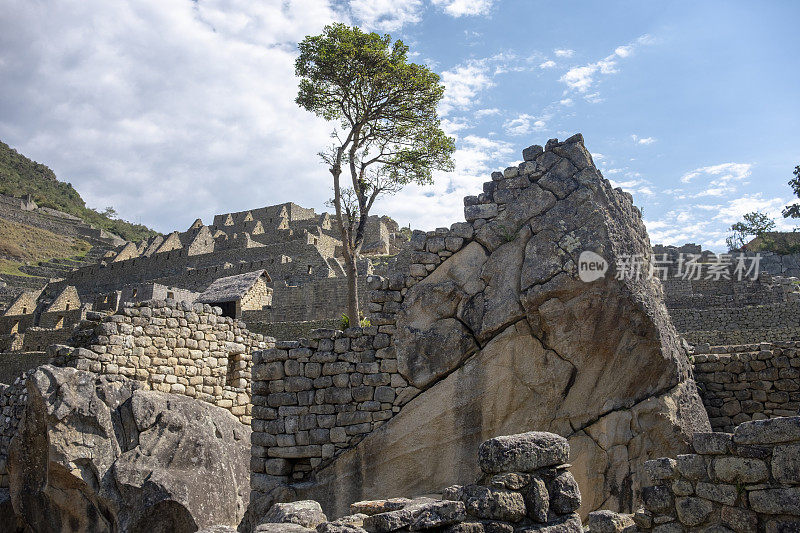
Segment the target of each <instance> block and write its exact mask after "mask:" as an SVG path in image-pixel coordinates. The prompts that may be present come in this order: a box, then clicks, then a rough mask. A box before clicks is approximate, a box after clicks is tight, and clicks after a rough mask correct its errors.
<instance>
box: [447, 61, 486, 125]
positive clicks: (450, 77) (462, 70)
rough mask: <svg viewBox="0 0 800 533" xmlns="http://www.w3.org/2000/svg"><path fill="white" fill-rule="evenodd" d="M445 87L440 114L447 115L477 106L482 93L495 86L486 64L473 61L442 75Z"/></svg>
mask: <svg viewBox="0 0 800 533" xmlns="http://www.w3.org/2000/svg"><path fill="white" fill-rule="evenodd" d="M441 76H442V83H444V86H445V92H444V98H443V99H442V103H441V104H440V105H439V113H440V114H441V115H442V116H445V115H447V114H448V113H449V112H450V111H452V110H453V109H467V108H469V107H472V106H473V105H475V104H477V103H478V102H479V101H480V99H479V98H478V95H479V93H480V92H481V91H483V90H485V89H488V88H489V87H492V86H493V85H494V82H493V81H492V78H491V77H490V76H489V68H488V66H487V65H486V63H485V62H479V61H473V62H470V63H467V64H465V65H458V66H456V67H455V68H452V69H450V70H445V71H444V72H442V74H441Z"/></svg>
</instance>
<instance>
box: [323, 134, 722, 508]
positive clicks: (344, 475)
mask: <svg viewBox="0 0 800 533" xmlns="http://www.w3.org/2000/svg"><path fill="white" fill-rule="evenodd" d="M526 154H527V156H526V157H527V158H528V159H529V160H527V161H525V162H524V163H523V164H521V165H520V166H519V168H518V169H514V168H512V169H509V170H507V171H506V173H505V174H504V175H503V176H502V177H500V178H499V179H496V181H495V183H494V185H493V186H492V187H490V188H489V190H491V192H490V193H487V194H484V195H481V196H482V197H483V198H484V199H483V200H481V201H483V202H484V203H482V204H479V205H482V206H487V205H488V206H496V209H495V208H494V207H492V208H488V207H483V208H482V209H480V210H476V209H474V207H475V206H474V205H470V206H468V209H467V210H466V211H467V212H466V214H467V218H468V219H469V220H474V222H473V227H474V230H475V231H474V237H473V239H472V240H471V241H470V242H468V243H467V244H466V245H465V246H463V247H462V248H461V249H460V250H459V251H457V252H456V253H454V254H453V255H452V256H451V257H448V258H447V259H446V260H445V261H444V262H443V263H442V264H441V265H439V266H438V267H437V268H436V269H435V270H434V271H433V272H432V273H431V274H430V275H428V276H427V277H425V278H424V279H422V280H421V281H419V282H418V283H416V284H415V285H413V286H412V287H411V288H409V289H408V291H407V294H406V295H405V298H404V301H403V302H402V308H401V309H400V311H399V312H398V313H397V315H396V318H397V322H396V325H397V333H396V334H395V336H394V342H395V348H396V353H397V360H398V370H399V372H400V373H401V374H402V375H403V377H404V378H405V379H406V380H407V381H408V382H409V383H410V384H411V385H413V386H414V387H416V388H418V389H421V390H422V391H423V392H422V393H420V394H419V395H418V396H417V397H416V398H415V399H414V400H412V401H411V402H410V403H409V404H407V405H405V406H404V407H403V409H402V411H401V412H400V413H399V414H398V415H396V416H395V417H394V418H393V419H392V420H390V421H389V422H388V423H387V424H385V425H384V426H383V427H381V428H380V429H379V430H377V431H375V432H373V433H372V434H370V435H369V436H368V437H367V438H366V439H364V441H362V442H361V443H360V444H359V445H358V446H356V447H355V448H354V449H352V450H350V451H349V452H347V453H345V454H344V455H342V456H341V457H340V458H339V459H337V461H335V462H334V463H333V464H332V465H330V466H329V467H327V468H326V469H324V470H322V471H321V472H319V473H318V475H317V479H318V481H319V482H320V486H321V487H326V489H325V493H324V494H323V493H320V494H314V496H315V497H318V498H321V499H322V500H324V501H327V502H329V503H328V505H330V506H331V509H333V508H336V509H342V510H344V507H343V505H344V502H346V501H347V498H349V499H350V500H351V501H353V500H357V499H361V498H363V497H364V496H365V495H370V496H376V495H380V496H384V497H389V496H392V495H395V494H394V493H397V494H408V493H412V494H413V493H425V492H426V491H432V490H436V489H437V488H438V487H442V486H447V485H449V484H455V483H461V484H464V483H469V482H470V481H472V480H474V476H475V475H476V474H477V472H476V471H475V469H474V466H473V462H472V461H470V460H465V458H470V457H474V454H475V452H476V451H477V448H478V445H479V444H480V443H481V442H482V441H483V440H485V439H487V438H489V437H493V436H496V435H504V434H505V435H508V434H514V433H523V432H526V431H549V432H553V433H557V434H560V435H562V436H563V437H565V438H567V440H568V441H569V444H570V448H571V454H570V462H571V463H572V464H573V473H574V474H575V478H576V479H577V481H578V485H579V487H580V492H581V494H582V495H583V505H582V507H581V513H582V515H583V516H586V515H587V513H588V512H589V511H591V510H594V509H598V508H601V507H602V508H607V509H615V510H618V511H627V512H632V511H633V504H634V502H633V500H632V499H633V494H634V488H635V486H637V485H638V483H639V480H638V478H637V476H638V472H639V470H640V468H641V465H642V464H643V463H644V461H646V460H648V459H651V458H655V457H659V456H665V455H666V456H670V455H672V456H674V455H676V454H679V453H684V452H685V451H686V450H688V449H689V446H688V445H689V443H690V441H691V435H692V433H694V432H696V431H708V429H709V426H708V418H707V415H706V413H705V410H704V408H703V405H702V403H701V401H700V398H699V396H698V394H697V391H696V388H695V384H694V381H693V380H692V379H691V368H690V365H689V362H688V360H687V357H686V355H685V353H684V352H683V350H682V348H681V345H680V342H679V338H678V336H677V334H676V332H675V329H674V327H673V326H672V324H671V322H670V320H669V317H668V315H667V311H666V308H665V306H664V304H663V300H662V296H661V288H660V284H659V282H658V281H657V280H652V279H649V278H648V277H647V276H646V275H643V276H641V277H639V278H638V279H632V278H624V279H617V276H616V274H617V268H616V265H617V261H618V260H622V259H623V258H625V257H629V256H632V255H636V254H642V256H643V257H647V255H648V254H649V251H650V243H649V240H648V238H647V233H646V230H645V227H644V224H643V222H642V220H641V215H640V213H639V211H638V209H636V208H635V207H634V206H633V203H632V198H631V197H630V195H629V194H627V193H624V192H622V191H621V190H615V189H613V188H612V187H611V185H610V184H609V183H608V181H606V180H605V179H604V178H603V177H602V176H601V174H600V172H599V171H598V170H597V168H596V167H595V166H594V163H593V162H592V158H591V156H590V154H589V152H588V151H587V150H586V148H585V147H584V145H583V139H582V137H581V136H580V135H576V136H575V137H572V138H570V139H568V140H567V141H565V142H563V143H555V142H550V143H548V148H547V150H545V151H540V150H538V149H535V150H533V149H532V150H527V151H526ZM485 190H487V189H486V188H485ZM486 202H488V203H486ZM478 211H480V212H478ZM480 217H486V218H480ZM583 251H592V252H594V253H595V254H598V255H600V256H601V257H603V258H604V259H605V260H606V261H607V262H608V265H609V268H608V271H607V272H606V274H605V276H603V277H600V278H599V279H597V280H595V281H592V282H588V283H587V282H584V281H581V279H580V278H579V276H578V262H579V257H580V254H581V252H583ZM647 268H648V267H647V264H646V263H645V264H644V265H643V266H642V272H643V273H644V274H646V273H647ZM364 458H370V460H369V461H365V460H364ZM423 458H424V459H423ZM334 480H336V481H335V482H334ZM356 485H358V487H359V488H355V486H356ZM340 501H341V503H339V502H340ZM326 509H327V507H326Z"/></svg>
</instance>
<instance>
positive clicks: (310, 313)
mask: <svg viewBox="0 0 800 533" xmlns="http://www.w3.org/2000/svg"><path fill="white" fill-rule="evenodd" d="M368 292H369V291H368V289H367V276H359V277H358V294H359V301H360V303H361V308H362V309H364V312H365V313H366V312H367V305H368ZM346 311H347V278H326V279H318V280H313V281H309V282H306V283H303V284H302V285H287V284H286V283H273V293H272V307H271V308H269V309H264V310H259V311H248V312H245V313H244V314H243V315H242V319H243V320H244V321H245V322H299V321H308V320H326V319H331V318H340V317H341V315H342V313H345V312H346Z"/></svg>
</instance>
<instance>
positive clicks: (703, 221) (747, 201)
mask: <svg viewBox="0 0 800 533" xmlns="http://www.w3.org/2000/svg"><path fill="white" fill-rule="evenodd" d="M785 203H786V200H785V199H782V198H765V197H764V196H763V194H761V193H755V194H748V195H743V196H741V197H738V198H733V199H730V200H728V201H726V202H721V203H716V204H706V203H697V204H692V203H689V204H686V205H684V206H682V207H678V208H675V209H672V210H670V211H668V212H667V213H665V214H664V215H663V216H661V217H660V218H658V219H656V220H645V224H646V226H647V231H648V233H649V234H650V242H652V243H653V244H673V245H681V244H685V243H687V242H694V243H698V244H701V245H703V247H704V248H709V249H711V250H714V251H718V252H719V251H725V250H727V247H726V244H725V239H726V237H728V236H729V235H730V226H731V224H733V223H734V222H738V221H739V220H741V219H742V215H744V214H745V213H749V212H751V211H761V212H763V213H765V214H766V215H767V216H769V217H770V218H773V219H774V220H775V222H776V229H778V230H779V231H790V230H791V229H793V228H792V225H791V223H789V222H787V221H786V219H784V218H783V217H782V216H781V208H782V207H783V206H784V205H785ZM711 213H715V214H714V215H713V216H710V215H711Z"/></svg>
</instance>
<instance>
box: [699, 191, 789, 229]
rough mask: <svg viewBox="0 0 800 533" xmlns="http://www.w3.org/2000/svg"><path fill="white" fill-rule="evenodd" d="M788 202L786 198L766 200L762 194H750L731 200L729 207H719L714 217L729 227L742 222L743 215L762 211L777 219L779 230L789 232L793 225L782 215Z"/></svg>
mask: <svg viewBox="0 0 800 533" xmlns="http://www.w3.org/2000/svg"><path fill="white" fill-rule="evenodd" d="M787 202H788V200H786V199H785V198H764V196H763V194H762V193H755V194H748V195H744V196H742V197H740V198H734V199H733V200H730V201H729V202H728V204H727V205H724V206H719V209H718V210H717V214H716V215H714V220H718V221H720V222H723V223H725V224H726V225H728V226H729V225H730V224H733V223H734V222H738V221H739V220H741V219H742V215H744V214H745V213H750V212H752V211H761V212H763V213H765V214H766V215H767V216H768V217H770V218H773V219H775V222H776V226H777V228H778V229H779V230H789V229H791V228H792V224H791V223H789V222H788V221H787V220H786V219H784V218H783V215H781V209H782V208H783V206H785V205H786V203H787Z"/></svg>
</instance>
